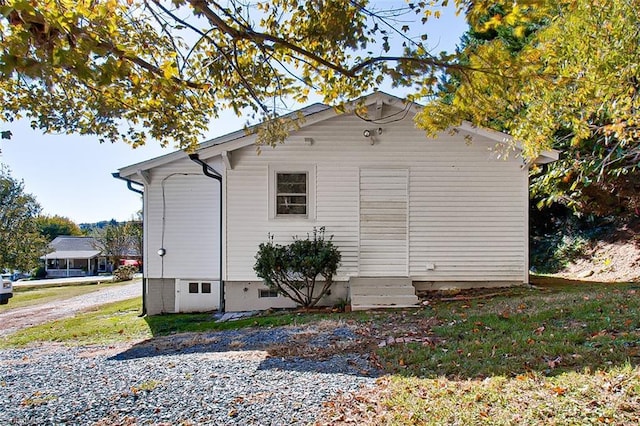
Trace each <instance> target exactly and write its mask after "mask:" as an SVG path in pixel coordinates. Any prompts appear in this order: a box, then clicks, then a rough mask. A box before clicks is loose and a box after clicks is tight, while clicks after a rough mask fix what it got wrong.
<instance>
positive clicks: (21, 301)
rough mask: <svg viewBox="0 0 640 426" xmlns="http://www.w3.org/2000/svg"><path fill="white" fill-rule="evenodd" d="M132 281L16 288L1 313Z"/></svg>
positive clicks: (1, 307) (1, 308) (0, 308)
mask: <svg viewBox="0 0 640 426" xmlns="http://www.w3.org/2000/svg"><path fill="white" fill-rule="evenodd" d="M130 283H131V281H123V282H118V283H101V284H71V285H57V286H49V285H45V286H36V285H34V286H29V287H23V286H14V287H13V297H12V298H11V299H9V303H8V304H6V305H0V312H4V311H8V310H10V309H15V308H23V307H26V306H34V305H39V304H42V303H48V302H53V301H55V300H63V299H68V298H71V297H75V296H80V295H82V294H88V293H92V292H94V291H98V290H100V289H101V288H105V287H118V286H122V285H126V284H130Z"/></svg>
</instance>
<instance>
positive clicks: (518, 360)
mask: <svg viewBox="0 0 640 426" xmlns="http://www.w3.org/2000/svg"><path fill="white" fill-rule="evenodd" d="M489 293H491V295H490V297H487V293H486V292H471V293H461V294H459V295H457V296H456V297H450V296H451V295H448V296H449V297H443V296H442V295H440V296H438V297H433V298H431V299H430V303H429V305H428V306H425V307H422V308H417V309H406V310H395V311H374V312H354V313H320V314H300V313H294V312H280V313H274V314H267V315H263V316H259V317H253V318H247V319H243V320H240V321H235V322H229V323H222V324H218V323H215V322H214V318H213V316H212V315H211V314H193V315H187V314H180V315H160V316H155V317H147V318H140V317H139V316H138V314H139V306H140V300H139V298H136V299H132V300H129V301H125V302H118V303H113V304H110V305H105V306H104V307H101V308H100V309H97V310H96V311H92V312H87V313H83V314H80V315H78V316H76V317H75V318H71V319H66V320H59V321H54V322H52V323H49V324H45V325H42V326H38V327H32V328H30V329H26V330H22V331H20V332H18V333H15V334H14V335H12V336H9V337H8V338H6V339H5V340H4V341H3V342H2V343H1V344H2V346H4V347H7V346H20V345H25V344H29V343H33V342H41V341H56V342H66V343H68V344H88V343H102V344H108V343H115V342H122V341H131V340H136V339H147V338H152V337H154V336H162V335H167V334H171V333H179V332H187V331H191V332H200V331H212V330H221V329H226V328H242V327H247V326H257V327H260V326H267V327H268V326H277V325H284V324H292V323H293V324H295V323H305V322H317V321H320V320H323V319H327V318H330V319H337V320H340V321H344V322H347V323H349V324H351V325H354V326H355V327H357V329H358V333H359V334H358V335H359V336H362V337H361V339H362V340H361V341H359V342H357V345H354V346H353V347H352V348H351V349H349V350H356V351H359V352H366V353H368V354H369V355H370V357H371V358H370V359H371V360H372V362H373V363H374V364H376V365H377V366H378V367H379V368H381V369H382V370H383V371H384V372H385V373H386V375H385V376H384V377H383V378H382V379H381V380H380V381H379V382H378V386H377V387H376V388H374V389H373V390H369V391H365V392H363V394H361V395H358V396H356V397H355V398H354V397H345V398H344V400H342V401H340V400H339V401H337V402H335V403H332V404H329V405H328V406H327V408H326V409H325V411H324V412H323V414H322V416H323V419H324V421H325V422H327V423H331V424H340V422H341V420H340V419H343V420H344V421H345V423H348V422H349V421H355V422H356V424H370V425H374V424H376V425H377V424H402V425H403V424H434V425H439V424H464V425H467V424H470V425H472V424H487V425H519V424H562V425H565V424H566V425H574V424H639V423H640V368H639V367H638V365H639V364H640V284H608V285H602V284H579V285H571V286H558V285H545V286H543V287H541V288H513V289H507V290H493V291H489ZM454 296H455V295H454ZM456 298H457V299H456ZM296 344H298V342H296ZM303 352H304V349H303ZM307 352H309V351H307ZM309 356H313V354H312V353H310V354H309Z"/></svg>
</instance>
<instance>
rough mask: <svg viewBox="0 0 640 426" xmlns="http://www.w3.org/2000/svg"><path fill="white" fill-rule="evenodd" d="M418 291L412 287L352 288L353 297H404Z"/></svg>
mask: <svg viewBox="0 0 640 426" xmlns="http://www.w3.org/2000/svg"><path fill="white" fill-rule="evenodd" d="M415 291H416V289H415V288H414V287H413V286H412V285H409V286H407V285H403V286H392V285H387V286H369V285H367V286H352V287H351V297H352V298H353V297H357V296H402V295H405V294H415Z"/></svg>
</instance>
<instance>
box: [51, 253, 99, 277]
mask: <svg viewBox="0 0 640 426" xmlns="http://www.w3.org/2000/svg"><path fill="white" fill-rule="evenodd" d="M44 258H45V263H44V264H45V271H46V272H47V277H49V278H60V277H84V276H91V275H98V274H101V273H108V272H112V271H111V269H112V268H111V265H110V264H109V263H108V262H107V259H106V257H103V256H99V253H98V252H95V253H92V254H86V255H84V256H82V255H79V253H78V254H76V255H75V256H74V255H70V256H68V257H67V256H60V255H59V254H58V255H56V254H55V253H52V254H50V255H47V256H44Z"/></svg>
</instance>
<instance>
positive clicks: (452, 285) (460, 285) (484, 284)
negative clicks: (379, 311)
mask: <svg viewBox="0 0 640 426" xmlns="http://www.w3.org/2000/svg"><path fill="white" fill-rule="evenodd" d="M521 285H523V284H522V282H520V281H480V282H479V281H414V282H413V286H414V287H415V288H416V291H417V292H420V291H435V290H450V289H463V290H464V289H469V288H500V287H514V286H521Z"/></svg>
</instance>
